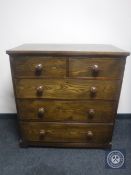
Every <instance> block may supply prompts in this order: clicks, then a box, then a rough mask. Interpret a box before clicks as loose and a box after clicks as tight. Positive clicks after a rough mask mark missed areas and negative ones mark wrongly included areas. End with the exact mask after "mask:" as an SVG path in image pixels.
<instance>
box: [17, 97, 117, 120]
mask: <svg viewBox="0 0 131 175" xmlns="http://www.w3.org/2000/svg"><path fill="white" fill-rule="evenodd" d="M17 104H18V108H19V116H20V119H22V120H35V121H63V122H73V121H75V122H109V123H111V122H113V120H114V113H115V107H116V104H115V103H114V102H109V101H60V100H57V101H56V100H51V101H50V100H27V99H25V100H17Z"/></svg>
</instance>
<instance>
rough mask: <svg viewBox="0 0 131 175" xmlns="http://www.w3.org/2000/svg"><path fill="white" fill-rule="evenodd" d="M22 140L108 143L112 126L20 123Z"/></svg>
mask: <svg viewBox="0 0 131 175" xmlns="http://www.w3.org/2000/svg"><path fill="white" fill-rule="evenodd" d="M20 127H21V132H22V137H23V140H25V141H41V142H70V143H71V142H84V143H86V142H89V143H108V142H110V141H111V137H112V129H113V127H112V124H108V125H106V124H78V123H77V124H71V123H47V122H21V123H20Z"/></svg>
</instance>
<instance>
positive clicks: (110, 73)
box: [69, 57, 125, 79]
mask: <svg viewBox="0 0 131 175" xmlns="http://www.w3.org/2000/svg"><path fill="white" fill-rule="evenodd" d="M124 65H125V60H124V59H121V58H103V57H102V58H94V57H93V58H90V57H89V58H88V57H85V58H83V57H81V58H80V57H79V58H70V59H69V76H70V77H85V78H86V77H94V78H99V77H101V78H114V79H120V78H121V76H122V72H123V70H124Z"/></svg>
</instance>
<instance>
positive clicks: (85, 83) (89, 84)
mask: <svg viewBox="0 0 131 175" xmlns="http://www.w3.org/2000/svg"><path fill="white" fill-rule="evenodd" d="M15 85H16V97H17V98H49V99H105V100H116V99H117V98H118V95H119V86H120V81H119V80H117V81H115V80H103V81H101V80H81V79H15Z"/></svg>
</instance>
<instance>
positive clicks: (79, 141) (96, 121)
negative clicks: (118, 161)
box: [7, 44, 129, 148]
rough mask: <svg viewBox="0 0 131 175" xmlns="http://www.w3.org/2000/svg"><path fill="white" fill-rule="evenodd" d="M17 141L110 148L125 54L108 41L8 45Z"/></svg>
mask: <svg viewBox="0 0 131 175" xmlns="http://www.w3.org/2000/svg"><path fill="white" fill-rule="evenodd" d="M7 54H9V56H10V64H11V72H12V79H13V86H14V93H15V99H16V107H17V112H18V117H17V118H18V124H19V128H20V137H21V141H20V145H21V146H52V147H87V148H94V147H96V148H109V147H110V146H111V140H112V134H113V128H114V123H115V117H116V114H117V106H118V101H119V96H120V90H121V85H122V79H123V73H124V67H125V62H126V57H127V56H128V55H129V53H128V52H125V51H123V50H121V49H118V48H116V47H114V46H110V45H82V44H81V45H71V44H68V45H64V44H61V45H60V44H59V45H58V44H52V45H51V44H49V45H48V44H24V45H22V46H19V47H16V48H14V49H11V50H8V51H7Z"/></svg>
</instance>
